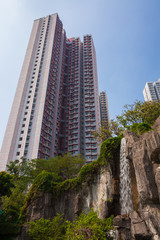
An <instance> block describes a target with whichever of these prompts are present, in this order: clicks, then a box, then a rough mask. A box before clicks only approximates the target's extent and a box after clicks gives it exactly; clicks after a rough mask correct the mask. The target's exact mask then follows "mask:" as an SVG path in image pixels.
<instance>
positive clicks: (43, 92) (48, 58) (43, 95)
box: [0, 14, 100, 171]
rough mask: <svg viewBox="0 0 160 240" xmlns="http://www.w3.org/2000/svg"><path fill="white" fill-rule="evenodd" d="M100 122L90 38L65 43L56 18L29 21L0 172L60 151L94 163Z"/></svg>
mask: <svg viewBox="0 0 160 240" xmlns="http://www.w3.org/2000/svg"><path fill="white" fill-rule="evenodd" d="M99 122H100V109H99V93H98V79H97V64H96V53H95V48H94V44H93V39H92V36H91V35H86V36H84V39H83V42H81V40H80V39H79V38H70V39H67V37H66V33H65V31H64V29H63V26H62V22H61V21H60V19H59V17H58V14H53V15H50V16H47V17H43V18H40V19H37V20H35V21H34V24H33V28H32V32H31V36H30V40H29V43H28V48H27V51H26V55H25V59H24V63H23V66H22V70H21V74H20V78H19V82H18V86H17V90H16V94H15V98H14V101H13V106H12V109H11V113H10V116H9V121H8V125H7V128H6V132H5V136H4V140H3V144H2V149H1V153H0V170H1V171H2V170H6V164H8V163H9V162H10V161H14V160H15V159H20V158H21V157H24V158H27V159H34V158H48V157H50V156H52V157H53V156H55V155H59V154H62V153H65V152H70V153H71V154H82V155H84V156H85V158H86V160H87V161H92V160H95V159H96V158H97V156H98V154H99V146H98V145H97V141H96V139H95V138H94V136H93V134H92V131H95V130H96V129H98V125H99Z"/></svg>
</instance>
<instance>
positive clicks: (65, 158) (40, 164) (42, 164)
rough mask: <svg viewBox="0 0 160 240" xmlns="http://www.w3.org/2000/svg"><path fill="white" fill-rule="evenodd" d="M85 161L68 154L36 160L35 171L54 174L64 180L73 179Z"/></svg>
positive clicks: (77, 156)
mask: <svg viewBox="0 0 160 240" xmlns="http://www.w3.org/2000/svg"><path fill="white" fill-rule="evenodd" d="M84 161H85V159H84V158H82V157H80V156H79V155H71V154H70V153H67V154H64V155H62V156H57V157H55V158H49V159H48V160H46V159H38V160H37V162H36V171H37V173H40V172H41V171H42V170H45V171H47V172H54V173H55V174H58V175H59V176H61V177H62V180H64V179H71V178H74V177H75V176H76V175H77V174H78V172H79V171H80V169H81V167H82V166H83V164H84Z"/></svg>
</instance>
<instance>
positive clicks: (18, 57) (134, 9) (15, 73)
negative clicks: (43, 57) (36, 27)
mask: <svg viewBox="0 0 160 240" xmlns="http://www.w3.org/2000/svg"><path fill="white" fill-rule="evenodd" d="M55 12H57V13H58V14H59V17H60V19H61V20H62V22H63V26H64V29H65V30H66V33H67V36H68V37H73V36H75V37H78V36H79V37H81V39H82V37H83V35H85V34H92V36H93V39H94V44H95V48H96V53H97V65H98V79H99V90H100V91H102V90H105V91H106V93H107V97H108V104H109V113H110V119H112V118H115V116H116V115H118V114H120V113H121V112H122V108H123V106H124V105H125V104H131V103H133V102H134V101H135V100H136V99H137V100H143V94H142V91H143V88H144V86H145V83H146V82H147V81H152V82H154V81H157V80H158V78H160V14H159V12H160V1H159V0H80V1H78V0H45V1H44V0H5V1H1V2H0V29H1V35H0V75H1V87H0V112H1V118H0V146H1V143H2V139H3V136H4V132H5V128H6V125H7V121H8V117H9V113H10V109H11V105H12V101H13V98H14V94H15V90H16V86H17V82H18V78H19V74H20V71H21V67H22V63H23V59H24V55H25V51H26V48H27V44H28V40H29V36H30V32H31V29H32V24H33V21H34V19H37V18H40V17H43V16H47V15H49V14H52V13H55Z"/></svg>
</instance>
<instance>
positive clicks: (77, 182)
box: [22, 135, 122, 215]
mask: <svg viewBox="0 0 160 240" xmlns="http://www.w3.org/2000/svg"><path fill="white" fill-rule="evenodd" d="M121 138H122V135H120V136H119V137H114V138H111V139H107V140H106V141H105V142H104V143H103V144H102V146H101V151H100V155H99V158H98V159H97V160H96V161H93V162H91V163H89V164H85V165H84V166H83V167H82V168H81V170H80V172H79V174H78V176H77V177H76V178H74V179H67V180H65V181H63V182H60V181H59V182H58V180H57V179H56V175H53V173H49V172H46V171H43V172H41V173H40V174H39V175H38V176H37V177H36V178H35V180H34V182H33V185H32V187H31V189H30V191H29V193H28V195H27V198H26V202H25V205H24V208H23V210H22V215H23V214H24V212H25V209H26V207H27V205H28V203H29V201H30V200H31V199H33V198H34V197H35V196H36V194H37V191H43V192H53V193H54V197H55V198H56V197H57V196H58V195H59V194H60V193H61V192H63V191H66V190H68V189H76V188H77V189H80V188H81V186H82V183H85V182H86V183H87V184H89V183H90V182H93V181H94V178H95V174H97V173H98V172H99V171H100V169H101V166H107V161H109V160H110V159H113V158H114V157H115V154H116V153H117V150H118V148H119V146H120V141H121Z"/></svg>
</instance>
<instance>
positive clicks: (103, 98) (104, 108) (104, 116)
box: [99, 92, 109, 126]
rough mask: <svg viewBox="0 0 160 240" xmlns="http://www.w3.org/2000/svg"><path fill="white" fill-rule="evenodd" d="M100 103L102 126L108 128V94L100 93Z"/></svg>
mask: <svg viewBox="0 0 160 240" xmlns="http://www.w3.org/2000/svg"><path fill="white" fill-rule="evenodd" d="M99 102H100V115H101V124H107V126H109V110H108V101H107V95H106V92H100V96H99Z"/></svg>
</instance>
